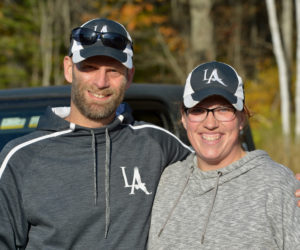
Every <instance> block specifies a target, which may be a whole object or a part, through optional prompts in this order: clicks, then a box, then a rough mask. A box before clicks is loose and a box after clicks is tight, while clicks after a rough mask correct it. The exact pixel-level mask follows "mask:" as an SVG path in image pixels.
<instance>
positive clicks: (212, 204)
mask: <svg viewBox="0 0 300 250" xmlns="http://www.w3.org/2000/svg"><path fill="white" fill-rule="evenodd" d="M221 175H222V172H218V177H217V181H216V184H215V187H214V193H213V200H212V203H211V205H210V208H209V212H208V215H207V218H206V221H205V224H204V227H203V232H202V236H201V244H203V243H204V237H205V233H206V229H207V226H208V222H209V218H210V215H211V212H212V210H213V207H214V204H215V201H216V197H217V191H218V187H219V180H220V177H221Z"/></svg>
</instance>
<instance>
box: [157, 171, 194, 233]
mask: <svg viewBox="0 0 300 250" xmlns="http://www.w3.org/2000/svg"><path fill="white" fill-rule="evenodd" d="M193 170H194V169H193V168H191V171H190V173H189V176H188V178H187V180H186V182H185V184H184V186H183V189H182V190H181V192H180V194H179V196H178V198H177V200H176V202H175V203H174V206H173V207H172V209H171V211H170V213H169V215H168V217H167V219H166V221H165V223H164V224H163V226H162V228H161V229H160V231H159V233H158V237H160V235H161V234H162V232H163V231H164V229H165V227H166V225H167V223H168V221H169V219H170V218H171V216H172V214H173V212H174V210H175V208H176V206H177V204H178V203H179V200H180V199H181V197H182V195H183V193H184V190H185V189H186V187H187V185H188V183H189V180H190V177H191V175H192V173H193Z"/></svg>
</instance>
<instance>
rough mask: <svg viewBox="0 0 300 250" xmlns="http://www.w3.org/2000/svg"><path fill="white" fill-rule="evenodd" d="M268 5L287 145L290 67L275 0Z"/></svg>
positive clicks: (288, 133) (270, 0)
mask: <svg viewBox="0 0 300 250" xmlns="http://www.w3.org/2000/svg"><path fill="white" fill-rule="evenodd" d="M266 6H267V12H268V18H269V25H270V29H271V34H272V43H273V52H274V54H275V58H276V62H277V65H278V71H279V85H280V97H281V122H282V129H283V135H284V140H285V146H286V147H287V146H288V145H289V143H290V98H289V91H288V67H287V63H286V59H285V55H284V50H283V45H282V40H281V39H280V31H279V25H278V19H277V15H276V6H275V2H274V0H266Z"/></svg>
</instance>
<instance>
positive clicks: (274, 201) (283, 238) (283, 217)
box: [267, 173, 300, 249]
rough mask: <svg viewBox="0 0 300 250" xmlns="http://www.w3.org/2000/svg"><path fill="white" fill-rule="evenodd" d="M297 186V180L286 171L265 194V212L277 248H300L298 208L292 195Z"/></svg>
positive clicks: (299, 212)
mask: <svg viewBox="0 0 300 250" xmlns="http://www.w3.org/2000/svg"><path fill="white" fill-rule="evenodd" d="M270 174H271V173H270ZM297 188H299V184H298V182H297V181H296V179H295V178H294V177H293V174H292V173H288V174H287V175H286V176H284V178H282V179H281V180H280V183H279V185H278V186H277V187H276V188H274V189H273V190H272V191H271V192H270V193H269V194H268V195H267V196H268V204H267V213H268V216H269V218H270V224H271V226H272V228H273V232H274V237H275V241H276V243H277V245H278V247H279V249H300V208H298V207H297V199H296V197H295V195H294V193H295V191H296V189H297Z"/></svg>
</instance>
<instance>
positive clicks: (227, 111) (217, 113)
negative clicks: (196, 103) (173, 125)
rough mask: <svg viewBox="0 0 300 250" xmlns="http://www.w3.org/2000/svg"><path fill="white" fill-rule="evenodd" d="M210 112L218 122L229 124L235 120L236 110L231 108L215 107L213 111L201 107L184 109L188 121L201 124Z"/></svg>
mask: <svg viewBox="0 0 300 250" xmlns="http://www.w3.org/2000/svg"><path fill="white" fill-rule="evenodd" d="M209 112H212V114H213V116H214V118H215V119H216V120H217V121H220V122H229V121H232V120H233V119H234V118H235V113H236V109H234V108H233V107H225V106H224V107H217V108H213V109H207V108H202V107H195V108H190V109H186V110H185V113H186V114H187V117H188V119H189V121H191V122H202V121H204V120H205V119H206V117H207V116H208V113H209Z"/></svg>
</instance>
